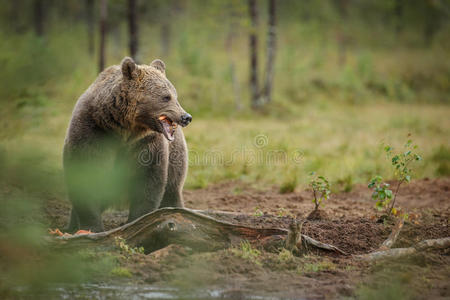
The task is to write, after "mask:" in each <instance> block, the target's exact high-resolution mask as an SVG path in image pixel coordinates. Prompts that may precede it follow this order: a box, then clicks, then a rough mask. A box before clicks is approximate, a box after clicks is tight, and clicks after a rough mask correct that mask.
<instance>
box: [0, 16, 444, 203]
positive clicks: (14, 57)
mask: <svg viewBox="0 0 450 300" xmlns="http://www.w3.org/2000/svg"><path fill="white" fill-rule="evenodd" d="M297 27H298V28H297ZM281 28H282V29H281V30H280V41H279V45H278V53H277V60H276V71H275V72H276V77H275V85H274V86H275V89H274V97H273V98H274V99H273V102H272V103H270V104H269V105H267V106H266V107H264V108H263V109H262V110H260V111H257V112H255V111H252V110H251V109H250V108H249V106H250V105H249V100H248V98H249V95H248V88H247V77H248V74H247V51H246V47H245V45H246V37H245V36H244V35H241V36H239V35H238V37H237V38H236V41H235V46H234V50H233V51H232V52H231V54H230V53H228V54H227V53H226V52H227V51H226V49H225V48H224V47H223V44H221V43H220V42H221V41H222V40H221V38H222V37H221V36H220V35H218V36H215V37H214V38H213V37H212V36H211V34H209V33H210V32H209V31H208V32H203V33H202V34H198V35H194V34H192V35H191V33H192V31H194V30H195V29H196V28H195V26H192V27H187V29H185V31H181V32H180V34H179V35H177V36H176V39H175V41H174V42H173V43H174V44H175V45H181V46H182V47H175V46H174V47H173V49H172V51H171V52H170V55H169V56H168V57H162V58H163V59H164V60H165V62H166V65H167V74H168V77H169V79H170V80H171V81H172V82H173V83H174V85H175V86H176V87H177V90H178V94H179V101H180V103H181V104H182V105H183V107H184V108H185V109H186V110H187V111H188V112H190V113H191V114H192V115H193V117H194V121H193V122H192V124H191V125H190V126H189V127H187V128H185V130H184V132H185V135H186V138H187V142H188V147H189V150H190V167H189V174H188V177H187V182H186V188H188V189H193V188H202V187H206V186H207V185H209V184H211V183H215V182H220V181H223V180H230V179H239V180H244V181H247V182H251V183H254V184H255V185H256V186H265V185H267V184H270V185H272V184H275V185H278V186H286V187H288V189H287V190H292V189H293V188H295V187H298V188H302V187H304V186H305V185H306V184H307V182H308V174H309V173H310V172H312V171H316V172H318V173H320V174H324V175H325V176H327V177H328V178H329V179H330V180H331V182H332V183H338V185H335V189H336V190H340V189H341V188H342V187H341V186H342V185H343V186H346V188H345V189H347V190H348V189H350V188H351V185H352V184H353V183H365V182H367V181H368V180H369V179H370V178H371V176H373V175H374V174H381V175H383V176H385V177H386V178H390V177H392V169H391V168H390V163H389V161H388V160H387V159H386V157H385V155H384V153H383V151H382V145H383V143H385V144H389V145H393V146H395V147H397V148H398V147H401V146H402V145H403V143H404V142H405V141H406V140H407V135H408V134H411V136H412V139H413V140H414V142H415V143H417V145H418V146H419V148H420V151H421V152H422V154H423V157H424V160H423V161H422V162H420V164H419V165H418V166H417V170H416V177H417V178H421V177H435V176H447V175H448V174H449V151H450V150H449V148H450V143H449V140H448V136H449V130H450V121H449V118H448V115H449V112H450V107H449V106H448V91H449V78H450V77H449V76H448V75H449V73H448V72H449V70H450V67H449V60H448V54H447V52H445V46H446V45H445V43H436V44H435V45H433V46H432V47H431V48H423V47H416V49H408V48H407V47H406V46H398V47H394V48H389V51H388V50H387V49H386V47H384V48H381V47H380V48H375V47H372V48H371V47H369V46H364V44H363V45H361V46H354V47H352V48H350V49H348V50H347V53H346V63H345V64H344V65H341V64H340V63H339V61H338V58H337V53H338V47H337V45H336V43H334V42H333V41H332V40H331V41H328V42H325V41H319V40H318V39H317V38H316V37H315V36H314V35H312V34H311V33H308V31H307V30H306V29H304V28H303V29H302V28H301V26H292V24H291V26H287V25H286V26H285V27H281ZM144 29H145V30H148V34H145V36H150V37H151V36H156V34H152V32H153V31H154V30H155V29H152V28H144ZM284 29H286V30H284ZM65 30H66V29H64V30H56V29H55V31H54V32H52V33H51V35H50V36H49V37H48V38H46V39H45V40H42V39H39V38H36V37H34V36H33V35H31V34H30V35H28V36H25V37H23V38H18V37H7V36H4V37H3V38H4V39H6V40H7V41H8V43H6V44H3V45H2V46H1V47H2V51H1V54H2V56H3V58H4V61H5V62H6V63H5V66H6V67H5V72H3V73H2V75H3V76H2V77H3V78H2V80H1V81H0V82H2V85H3V87H2V89H1V90H2V92H3V93H4V99H8V101H6V100H4V101H3V103H2V105H3V108H2V110H1V111H0V114H1V115H0V126H1V129H2V130H1V133H0V136H1V142H0V143H1V150H2V153H3V156H5V157H8V159H7V160H8V161H9V160H14V159H17V160H21V155H25V156H27V157H28V159H29V160H33V158H35V160H36V163H35V164H34V163H33V164H32V166H31V167H27V168H33V167H34V166H35V165H39V166H40V167H42V168H43V169H44V170H45V172H48V173H49V174H52V176H54V180H55V181H56V182H58V187H59V188H58V189H59V190H60V197H61V198H64V197H65V196H64V191H63V178H62V169H61V168H62V166H61V152H62V145H63V142H64V135H65V131H66V128H67V125H68V122H69V120H70V115H71V111H72V109H73V106H74V104H75V102H76V100H77V98H78V97H79V96H80V95H81V93H82V92H83V91H84V90H85V89H86V88H87V87H88V86H89V85H90V83H91V82H92V81H93V80H94V79H95V77H96V65H95V63H96V62H95V57H91V56H89V55H88V53H86V51H84V48H85V44H84V43H78V41H83V39H82V36H83V33H84V32H83V27H81V26H79V27H76V28H74V29H72V32H71V35H70V37H69V36H68V35H66V34H65V33H64V32H65ZM302 30H303V31H302ZM302 32H303V33H304V34H305V37H306V38H308V37H309V38H310V41H309V42H307V43H300V44H293V43H290V42H289V41H291V40H294V38H295V36H296V35H297V34H302ZM205 41H210V44H209V45H210V46H211V47H210V48H208V49H207V48H194V47H195V46H194V45H197V44H198V43H201V42H205ZM387 42H389V40H388V41H387ZM320 43H322V44H324V45H323V47H320V46H319V44H320ZM11 45H15V46H16V47H15V49H14V50H13V49H11V48H10V46H11ZM108 46H109V47H108V54H109V55H108V60H107V62H108V64H117V63H119V62H120V60H121V58H122V57H123V56H125V55H126V51H125V49H122V48H121V49H117V47H118V46H117V45H116V44H115V41H114V39H111V40H110V41H109V44H108ZM157 46H158V45H157V39H156V38H155V39H150V38H149V39H144V40H143V45H142V49H143V50H142V53H141V57H142V59H141V60H142V62H143V63H145V62H146V61H147V62H150V61H151V60H152V59H154V58H156V57H161V56H160V55H158V53H159V52H160V49H159V48H158V47H157ZM181 48H182V49H183V51H182V50H180V49H181ZM30 52H37V54H34V53H30ZM33 55H38V56H37V58H39V59H38V60H36V62H34V61H33V57H35V56H33ZM230 55H233V56H234V61H236V77H237V78H238V80H239V93H238V94H236V93H235V90H234V89H233V84H232V78H231V76H230V72H229V68H230V61H231V59H230ZM22 57H26V58H27V59H26V60H23V59H22ZM144 58H145V60H144ZM30 64H36V65H37V66H36V67H38V69H36V68H35V67H33V68H32V69H30ZM31 70H32V71H31ZM237 96H238V97H237ZM258 143H259V144H258ZM261 143H262V144H261ZM9 157H10V158H9ZM17 157H18V158H17Z"/></svg>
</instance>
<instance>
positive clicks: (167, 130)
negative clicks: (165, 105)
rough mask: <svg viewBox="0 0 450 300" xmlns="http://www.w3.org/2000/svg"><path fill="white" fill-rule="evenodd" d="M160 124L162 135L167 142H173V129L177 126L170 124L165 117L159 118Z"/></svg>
mask: <svg viewBox="0 0 450 300" xmlns="http://www.w3.org/2000/svg"><path fill="white" fill-rule="evenodd" d="M159 120H160V121H161V124H162V126H163V134H164V136H165V137H166V139H168V140H169V141H173V139H174V133H175V129H176V128H177V124H175V123H172V122H171V121H170V120H169V119H168V118H167V117H166V116H161V117H159Z"/></svg>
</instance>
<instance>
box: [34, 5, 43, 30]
mask: <svg viewBox="0 0 450 300" xmlns="http://www.w3.org/2000/svg"><path fill="white" fill-rule="evenodd" d="M34 32H35V33H36V35H37V36H43V35H44V2H43V0H34Z"/></svg>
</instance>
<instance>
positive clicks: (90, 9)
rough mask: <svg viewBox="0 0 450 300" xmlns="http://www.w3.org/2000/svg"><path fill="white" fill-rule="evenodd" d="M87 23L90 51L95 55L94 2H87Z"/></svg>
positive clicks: (92, 0) (91, 0) (88, 0)
mask: <svg viewBox="0 0 450 300" xmlns="http://www.w3.org/2000/svg"><path fill="white" fill-rule="evenodd" d="M86 23H87V35H88V51H89V54H90V55H91V56H92V55H94V0H86Z"/></svg>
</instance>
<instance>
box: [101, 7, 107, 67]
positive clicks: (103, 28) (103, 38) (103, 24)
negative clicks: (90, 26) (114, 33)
mask: <svg viewBox="0 0 450 300" xmlns="http://www.w3.org/2000/svg"><path fill="white" fill-rule="evenodd" d="M107 14H108V1H107V0H101V1H100V57H99V72H101V71H103V69H104V68H105V47H106V45H105V44H106V30H107V29H106V18H107Z"/></svg>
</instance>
